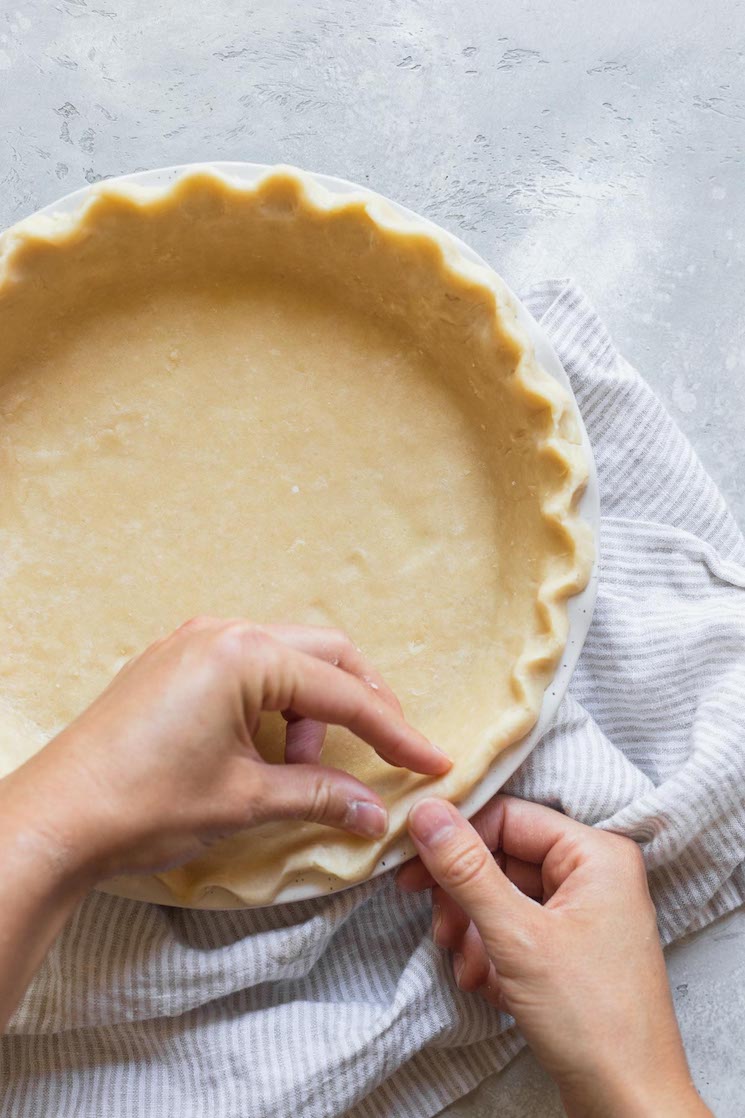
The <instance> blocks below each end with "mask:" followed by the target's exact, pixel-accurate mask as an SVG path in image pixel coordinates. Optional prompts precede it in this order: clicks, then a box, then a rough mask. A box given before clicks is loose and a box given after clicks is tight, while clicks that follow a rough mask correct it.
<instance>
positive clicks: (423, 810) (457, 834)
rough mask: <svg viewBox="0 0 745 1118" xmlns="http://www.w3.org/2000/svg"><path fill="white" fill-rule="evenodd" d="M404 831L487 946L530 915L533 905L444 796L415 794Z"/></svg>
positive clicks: (493, 943)
mask: <svg viewBox="0 0 745 1118" xmlns="http://www.w3.org/2000/svg"><path fill="white" fill-rule="evenodd" d="M409 833H410V834H411V837H412V839H413V840H414V845H415V846H416V848H417V851H418V853H419V856H420V858H421V859H422V861H423V862H424V865H425V866H426V867H427V869H428V870H429V872H430V874H431V875H432V877H433V878H434V879H435V881H436V882H437V883H438V884H439V885H441V886H442V888H443V889H444V890H445V892H446V893H448V894H449V895H450V896H451V897H452V898H453V900H454V901H456V902H457V903H458V904H459V905H460V907H461V908H462V909H463V911H464V912H465V913H466V915H467V916H469V917H470V919H471V920H473V922H474V924H475V925H476V927H477V928H478V929H479V931H480V933H481V936H482V939H483V940H484V942H485V943H486V944H487V947H488V948H489V949H490V950H491V948H492V945H496V944H498V943H499V942H500V940H501V939H502V938H503V936H505V935H509V936H510V937H511V936H512V934H513V933H514V931H515V929H516V928H518V927H520V926H521V925H524V924H525V923H526V922H527V921H529V920H532V919H533V918H534V912H535V906H534V904H533V902H532V901H530V900H528V898H527V897H525V896H523V895H522V894H521V893H520V892H519V891H518V890H517V889H516V888H515V887H514V885H512V883H511V882H510V881H508V879H507V878H506V877H505V875H504V874H503V873H502V871H501V870H500V868H499V866H498V865H497V863H496V862H495V861H494V858H493V857H492V855H491V852H490V850H489V848H488V847H487V846H485V844H484V842H483V841H482V839H481V837H480V836H479V835H478V834H477V832H476V831H475V830H474V828H473V827H472V826H471V824H470V823H469V822H468V821H467V820H466V819H464V818H463V816H462V815H461V814H460V812H459V811H458V810H457V809H456V808H454V807H453V805H452V804H450V803H448V802H447V801H446V800H438V799H434V798H428V799H424V800H420V801H419V802H418V803H417V804H415V805H414V807H413V808H412V809H411V811H410V812H409Z"/></svg>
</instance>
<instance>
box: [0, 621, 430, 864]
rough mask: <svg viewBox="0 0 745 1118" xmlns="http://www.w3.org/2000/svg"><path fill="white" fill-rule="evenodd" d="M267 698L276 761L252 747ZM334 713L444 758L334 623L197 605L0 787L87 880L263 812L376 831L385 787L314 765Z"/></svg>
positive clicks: (373, 741) (416, 764)
mask: <svg viewBox="0 0 745 1118" xmlns="http://www.w3.org/2000/svg"><path fill="white" fill-rule="evenodd" d="M262 711H283V712H285V717H286V718H287V719H288V729H287V743H286V756H285V760H286V761H287V762H289V763H287V764H285V765H283V766H277V765H268V764H266V763H265V762H264V761H263V760H262V759H261V757H260V756H259V754H258V753H257V751H256V749H255V747H254V744H253V737H254V735H255V733H256V730H257V728H258V725H259V718H260V715H261V713H262ZM329 722H332V723H336V724H339V725H343V726H346V727H347V728H348V729H350V730H351V731H352V732H353V733H355V734H357V735H358V736H359V737H360V738H363V739H364V740H365V741H366V742H368V743H369V744H370V745H372V747H373V748H374V749H375V750H376V751H377V752H378V754H379V755H380V756H381V757H383V758H385V759H386V760H387V761H390V762H391V763H392V764H395V765H402V766H406V767H408V768H410V769H412V770H414V771H415V772H421V773H427V774H433V775H434V774H440V773H443V772H446V771H447V769H448V768H449V767H450V762H449V760H448V758H447V757H446V756H445V755H444V754H443V753H441V752H440V751H439V750H437V749H435V747H434V746H432V745H430V743H429V742H428V741H427V740H426V739H425V738H424V737H423V736H422V735H421V734H419V733H418V732H417V731H416V730H414V729H412V728H411V727H410V726H409V725H408V724H407V723H406V722H405V721H404V718H403V715H402V712H401V707H400V705H399V703H398V701H397V699H396V698H395V696H394V695H393V693H392V692H391V691H390V689H389V688H388V687H387V686H386V684H385V683H384V681H383V680H382V679H381V677H380V676H379V675H378V674H377V672H375V670H374V669H373V668H372V667H371V665H370V664H368V663H367V661H366V660H365V659H364V657H363V656H362V654H361V652H360V651H359V649H357V648H356V647H355V645H354V644H353V643H352V642H351V641H350V640H349V638H348V637H346V636H345V635H344V634H343V633H340V632H337V631H335V630H331V629H323V628H315V627H304V626H291V625H285V626H279V625H263V626H259V625H252V624H249V623H248V622H245V621H220V620H216V619H213V618H196V619H194V620H192V621H189V622H187V623H186V624H185V625H182V626H181V628H180V629H177V630H176V632H175V633H173V634H171V635H170V636H168V637H166V638H164V639H162V640H159V641H156V642H155V644H153V645H151V647H150V648H148V649H147V650H146V651H145V652H144V653H142V655H140V656H137V657H135V659H133V660H131V661H130V662H129V663H128V664H127V665H125V667H124V668H123V669H122V670H121V671H120V672H119V674H118V675H117V676H116V678H115V679H114V680H113V681H112V683H111V684H110V685H109V687H108V688H107V689H106V690H105V691H104V692H103V694H102V695H100V696H99V698H98V699H96V701H95V702H94V703H93V704H92V705H91V706H90V707H89V708H88V709H87V710H86V711H85V712H84V713H83V714H82V715H80V717H79V718H78V719H76V721H75V722H73V723H72V724H71V725H70V726H69V727H67V728H66V729H65V730H64V731H63V732H62V733H61V734H59V735H58V737H56V738H55V739H54V740H53V741H52V742H50V743H49V745H47V746H46V747H45V748H44V749H43V750H41V751H40V752H39V753H38V754H37V755H36V756H34V757H32V758H31V759H30V760H29V761H28V762H26V764H25V765H23V766H21V768H19V769H18V770H16V772H14V773H12V774H11V775H10V776H9V777H6V778H5V781H3V782H0V784H2V785H3V786H4V789H3V790H4V791H5V792H6V793H7V795H6V796H5V797H4V799H5V801H6V802H12V804H13V805H14V810H15V812H16V813H18V811H19V810H21V811H22V810H23V805H24V798H25V801H27V803H28V812H27V815H28V817H29V818H33V820H36V821H38V825H39V827H41V828H43V829H44V830H45V832H47V833H49V834H50V836H51V841H52V842H53V843H56V844H57V847H58V849H59V850H60V851H63V852H64V851H66V852H69V853H70V857H71V858H73V860H74V857H75V854H76V852H79V851H83V852H84V853H85V858H86V859H87V860H88V863H89V865H90V864H91V863H93V872H94V876H95V877H96V878H100V877H106V876H110V875H112V874H118V873H143V872H151V871H154V870H159V869H166V868H169V867H172V866H175V865H178V864H179V863H181V862H184V861H187V860H188V859H191V858H193V857H195V856H196V855H198V854H199V853H200V852H201V851H202V850H203V849H204V847H205V846H206V845H207V844H209V843H211V842H214V841H216V840H217V839H219V838H221V837H223V836H225V835H227V834H229V833H231V832H234V831H237V830H242V829H244V828H248V827H251V826H253V825H255V824H258V823H262V822H266V821H267V820H271V819H290V818H297V819H307V820H313V821H314V822H318V823H325V824H328V825H330V826H332V827H339V828H343V829H345V830H348V831H351V832H353V833H355V834H359V835H363V836H365V837H367V838H380V837H382V835H383V834H384V833H385V830H386V827H387V813H386V811H385V808H384V806H383V803H382V801H381V799H380V797H379V796H378V795H377V794H376V793H375V792H373V791H372V790H371V789H369V788H367V787H366V786H365V785H364V784H362V783H360V781H358V780H356V779H355V778H354V777H352V776H350V775H349V774H348V773H346V772H341V771H339V770H336V769H330V768H324V767H322V766H320V765H318V764H316V763H315V762H316V761H317V760H318V757H319V755H320V751H321V747H322V743H323V735H324V732H325V724H326V723H329Z"/></svg>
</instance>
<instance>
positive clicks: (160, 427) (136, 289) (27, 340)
mask: <svg viewBox="0 0 745 1118" xmlns="http://www.w3.org/2000/svg"><path fill="white" fill-rule="evenodd" d="M0 456H1V461H2V473H3V486H2V492H0V585H1V587H2V599H1V600H2V604H3V608H2V613H1V614H0V696H1V697H0V775H1V774H4V773H5V772H8V771H10V770H12V769H13V768H14V767H15V766H17V765H18V764H20V763H21V762H22V761H23V760H24V759H25V758H26V757H27V756H29V755H30V754H31V753H33V752H34V751H35V750H36V749H38V748H39V747H40V746H41V745H42V744H43V743H44V742H45V741H46V740H47V739H48V738H49V737H50V736H51V735H53V734H54V733H55V732H56V731H57V730H59V729H60V728H61V727H62V726H64V725H65V724H66V723H67V722H68V721H69V720H70V719H71V718H73V716H74V715H75V714H77V713H78V712H79V711H80V710H81V709H83V708H84V707H85V706H86V705H87V704H88V703H89V702H90V700H91V699H92V698H93V697H94V696H95V695H96V694H97V693H98V692H99V691H100V690H101V689H102V688H103V686H104V685H105V684H106V682H107V681H108V679H109V678H110V677H111V675H112V674H113V673H114V672H115V671H116V670H117V669H118V667H119V666H120V665H121V664H122V663H123V662H124V661H126V659H128V658H129V657H130V656H132V655H133V654H134V653H135V652H137V651H138V650H140V649H141V648H143V647H144V646H145V645H146V644H147V643H149V642H150V641H151V640H153V639H155V638H156V637H158V636H160V635H162V634H164V633H166V632H168V631H169V630H171V629H172V628H174V627H176V626H177V625H178V624H180V623H181V622H182V621H184V620H186V619H187V618H188V617H190V616H193V615H195V614H200V613H201V614H204V613H207V614H213V615H217V616H228V617H229V616H247V617H250V618H252V619H254V620H258V621H286V620H291V621H299V622H308V623H314V624H325V625H333V626H338V627H341V628H344V629H346V630H348V631H349V632H350V633H351V634H353V636H354V637H355V639H356V640H357V641H358V642H359V644H360V645H361V647H362V648H363V650H364V651H365V653H366V654H367V655H368V656H369V657H370V658H371V660H373V662H375V664H376V666H377V667H379V668H380V670H381V671H382V673H383V674H384V675H385V676H386V677H387V679H388V681H389V682H390V683H391V685H392V686H393V688H394V690H395V691H396V692H397V693H398V695H399V697H400V698H401V701H402V703H403V706H404V710H405V711H406V714H407V716H408V718H409V719H410V721H411V722H412V723H413V724H414V725H416V726H417V727H418V728H419V729H421V730H422V731H423V732H424V733H426V734H428V735H429V736H430V737H431V739H432V740H433V741H435V742H436V743H437V744H438V745H440V746H441V747H442V748H443V749H445V750H446V751H447V752H448V753H449V754H450V755H451V756H452V757H453V758H454V759H455V764H454V767H453V769H452V771H451V772H450V773H449V774H448V775H447V776H445V777H443V778H439V779H437V780H435V779H432V778H425V777H422V776H416V775H414V774H409V773H407V772H405V771H402V770H400V769H395V768H392V767H390V766H389V765H387V764H386V763H385V762H383V761H381V760H380V759H379V758H378V757H377V756H376V755H375V754H374V753H373V751H372V750H371V749H369V748H368V747H367V746H365V745H363V744H362V743H360V742H358V741H357V740H356V739H354V738H352V737H351V735H349V734H348V733H346V732H345V731H340V730H338V729H332V730H331V731H330V732H329V737H328V742H327V745H326V748H325V751H324V762H325V763H328V764H332V765H337V766H339V767H344V768H348V769H349V770H350V771H351V772H353V773H355V774H356V775H357V776H358V777H360V779H362V780H364V781H365V782H367V783H369V784H371V785H372V786H374V787H375V788H377V789H378V791H379V792H380V793H381V795H382V796H383V797H384V799H385V800H386V802H387V804H388V807H389V810H390V816H391V827H390V831H389V835H388V836H387V839H386V840H385V842H382V843H373V842H367V841H365V840H362V839H359V838H355V837H352V836H347V835H345V834H343V833H341V832H337V831H334V830H331V829H329V828H325V827H322V826H319V825H317V824H310V823H282V824H281V825H279V824H269V825H264V826H262V827H260V828H258V829H256V830H254V831H251V832H248V833H245V834H241V835H237V836H235V837H233V838H231V839H229V840H227V841H225V842H222V843H220V844H219V845H217V846H215V847H213V848H212V849H210V850H209V851H208V853H206V854H205V855H204V856H203V857H201V858H199V859H198V860H197V861H194V862H192V863H190V864H189V865H187V866H184V867H183V868H180V869H177V870H171V871H169V872H167V873H163V874H158V875H156V876H154V877H149V878H127V879H124V878H122V879H118V880H117V881H115V882H113V883H111V884H110V886H109V887H110V888H111V889H112V890H113V891H115V892H120V893H123V894H124V895H127V896H135V897H141V898H144V899H149V900H158V901H163V902H165V903H169V904H179V905H189V906H192V907H202V906H203V907H220V906H221V904H224V905H225V906H226V907H227V906H235V905H241V904H245V905H252V904H265V903H268V902H271V901H272V899H273V898H274V897H275V896H276V895H277V893H278V892H279V891H280V890H282V889H283V888H285V887H287V886H288V885H292V884H293V883H297V882H303V883H307V882H312V883H315V884H317V886H318V888H319V890H320V889H333V888H338V887H340V886H342V885H345V884H348V883H350V882H355V881H360V880H363V879H364V878H365V877H366V876H368V875H369V874H370V872H371V871H372V869H373V867H374V866H375V864H376V862H377V861H378V859H379V858H380V857H381V854H382V853H383V852H384V851H385V849H387V847H388V846H390V844H391V843H393V841H394V840H395V839H396V838H397V837H399V836H400V835H401V833H402V831H403V828H404V822H405V818H406V813H407V810H408V808H409V807H410V805H411V803H412V802H413V801H414V800H415V799H416V798H417V797H418V796H420V795H421V794H422V792H423V790H425V789H426V791H427V792H433V791H435V792H437V793H438V794H441V795H444V796H447V797H449V798H450V799H452V800H454V801H456V802H457V801H458V800H459V799H461V798H462V797H463V796H464V795H465V794H466V793H467V792H468V791H469V790H470V789H471V788H472V787H473V786H474V785H475V784H476V782H478V781H479V779H480V778H481V777H482V776H483V774H484V772H485V771H486V769H487V768H488V766H489V765H490V763H491V762H492V761H493V759H494V758H495V756H496V755H497V754H498V753H499V752H500V751H501V750H503V749H504V748H505V747H506V746H508V745H510V744H512V743H513V742H515V741H516V740H518V739H519V738H521V737H522V736H523V735H524V734H526V732H527V731H528V730H529V729H530V727H531V726H532V725H533V724H534V722H535V720H536V717H537V714H538V711H539V709H540V705H541V701H542V697H543V692H544V689H545V687H546V685H547V683H548V681H549V680H550V679H551V677H552V675H553V673H554V671H555V668H556V666H557V663H558V661H559V658H560V656H561V653H562V650H563V647H564V644H565V641H566V639H567V614H566V599H567V598H568V597H569V596H570V595H572V594H574V593H576V592H577V591H579V590H580V589H581V588H582V587H583V586H584V585H585V584H586V582H587V579H588V576H589V573H590V567H591V562H592V556H593V544H592V539H591V533H590V531H589V528H588V527H587V525H586V524H585V523H584V522H583V521H582V520H581V519H580V517H579V515H578V511H577V504H578V500H579V496H580V494H581V492H582V488H583V485H584V483H585V480H586V476H587V462H586V460H585V455H584V453H583V451H582V448H581V443H580V434H579V430H578V426H577V422H576V419H575V412H574V409H573V406H572V403H571V401H570V399H569V398H568V396H567V394H566V392H565V391H564V389H563V388H562V387H561V386H560V385H559V384H558V383H557V382H556V381H555V380H554V379H553V378H551V377H550V376H549V375H548V374H547V373H545V372H544V371H543V370H542V368H540V367H539V365H538V364H537V362H536V360H535V357H534V355H533V351H532V347H531V345H530V342H529V340H528V338H527V337H526V336H525V334H524V332H523V331H522V329H521V328H520V327H519V325H518V323H517V319H516V313H515V306H514V303H513V300H512V297H511V296H510V294H509V292H508V291H507V290H506V288H505V287H504V285H503V284H502V282H501V281H500V280H499V279H498V277H497V276H496V275H494V273H492V272H491V271H489V270H487V269H485V268H482V267H479V266H477V265H475V264H473V263H471V262H470V261H467V260H466V259H465V258H464V257H463V256H462V255H461V254H460V253H459V251H458V249H457V247H456V246H455V245H454V243H453V242H452V241H451V240H450V238H448V237H447V235H446V234H444V233H440V232H439V231H437V230H435V229H434V228H430V227H428V226H427V227H424V226H420V225H419V224H414V223H411V222H408V221H406V220H405V219H404V218H402V217H401V215H400V214H399V213H398V212H396V211H395V210H394V209H393V208H392V207H390V206H389V205H388V204H387V203H386V202H385V201H384V200H383V199H379V198H377V197H372V198H371V197H370V196H369V195H367V194H365V195H347V196H340V195H336V194H332V193H331V192H329V191H327V190H326V189H325V188H323V187H321V186H320V185H319V184H318V183H317V182H316V181H315V180H313V179H311V178H310V177H309V176H306V175H304V174H303V173H302V172H300V171H297V170H295V169H293V168H288V167H279V168H276V169H273V170H272V171H271V172H270V173H268V174H267V175H266V176H264V177H263V178H262V179H261V180H259V181H258V182H257V183H255V184H253V185H250V186H249V185H245V184H237V183H235V182H233V181H232V180H228V179H226V178H224V177H222V176H221V175H219V174H216V173H213V172H209V171H198V172H192V173H188V174H186V175H185V176H183V177H181V178H180V179H178V180H177V181H176V182H174V183H173V184H172V185H170V186H168V187H163V188H156V189H152V188H145V187H141V186H140V187H138V186H134V185H131V184H122V183H116V182H113V183H110V184H101V185H99V186H97V187H94V188H93V189H92V190H91V192H90V194H89V196H88V198H87V200H86V202H85V203H84V204H83V205H82V206H81V207H80V208H79V209H78V210H77V211H75V212H74V213H72V214H68V215H62V214H60V215H56V216H54V217H51V218H49V217H43V216H36V217H33V218H29V219H28V220H26V221H24V222H21V223H20V224H18V225H16V226H15V227H13V228H12V229H10V230H8V231H7V232H6V233H5V234H3V235H2V237H0ZM281 731H282V724H281V722H280V721H279V720H278V719H274V718H270V719H268V720H267V723H266V726H264V727H262V732H261V735H260V741H259V746H260V748H261V749H262V752H263V753H264V755H265V756H266V757H267V758H268V759H270V760H279V759H280V758H281Z"/></svg>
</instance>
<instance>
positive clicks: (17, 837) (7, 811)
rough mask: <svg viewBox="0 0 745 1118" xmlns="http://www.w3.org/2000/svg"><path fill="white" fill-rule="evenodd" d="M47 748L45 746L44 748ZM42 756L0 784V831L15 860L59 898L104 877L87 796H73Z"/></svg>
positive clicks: (61, 774)
mask: <svg viewBox="0 0 745 1118" xmlns="http://www.w3.org/2000/svg"><path fill="white" fill-rule="evenodd" d="M47 748H49V747H47ZM44 753H45V750H43V751H42V753H40V754H37V755H36V756H35V757H32V758H31V759H30V760H29V761H27V762H26V763H25V764H24V765H22V766H21V767H20V768H18V769H16V770H15V772H12V773H10V774H9V775H8V776H6V777H5V778H3V779H2V780H0V819H1V820H2V823H0V833H2V835H3V840H2V841H3V845H4V849H5V850H7V849H8V843H10V844H12V849H13V850H14V851H15V852H16V854H17V856H18V858H19V859H26V860H29V861H33V864H34V872H35V873H37V874H38V875H39V877H40V878H41V879H42V880H43V881H44V882H45V883H46V884H47V886H48V888H49V889H50V890H52V891H53V892H54V893H58V894H60V895H63V896H64V895H66V894H71V895H76V896H78V895H83V894H84V893H85V892H87V891H88V890H89V889H91V888H92V887H93V886H94V885H95V883H96V881H97V880H99V879H100V877H101V876H103V857H102V842H101V839H102V838H103V836H101V835H98V836H96V834H95V829H94V828H93V827H92V826H91V825H90V824H91V821H92V820H91V812H90V806H91V798H90V796H86V794H85V791H84V790H81V791H80V793H76V792H75V789H74V788H73V787H72V783H73V782H72V781H71V780H70V779H69V776H68V774H67V773H66V772H65V771H64V767H63V766H62V765H58V764H55V763H51V764H50V763H49V761H50V758H47V757H45V756H43V754H44Z"/></svg>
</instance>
